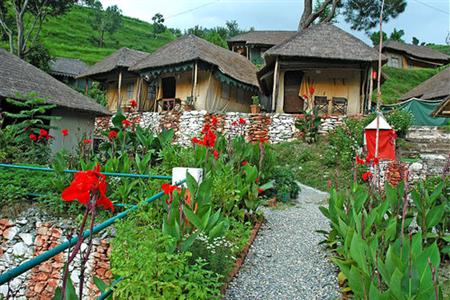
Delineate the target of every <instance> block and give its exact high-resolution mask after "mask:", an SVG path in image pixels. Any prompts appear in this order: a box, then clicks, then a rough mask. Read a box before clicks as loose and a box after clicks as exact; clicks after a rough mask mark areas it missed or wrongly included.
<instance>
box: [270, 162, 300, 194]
mask: <svg viewBox="0 0 450 300" xmlns="http://www.w3.org/2000/svg"><path fill="white" fill-rule="evenodd" d="M273 179H274V180H275V182H274V189H275V191H276V195H277V198H278V199H279V200H282V201H284V202H286V201H287V200H289V199H296V198H297V196H298V193H299V192H300V187H299V186H298V184H297V182H296V181H295V176H294V173H293V172H292V171H291V169H290V168H286V167H279V168H277V169H275V173H274V176H273ZM286 197H288V198H287V199H286Z"/></svg>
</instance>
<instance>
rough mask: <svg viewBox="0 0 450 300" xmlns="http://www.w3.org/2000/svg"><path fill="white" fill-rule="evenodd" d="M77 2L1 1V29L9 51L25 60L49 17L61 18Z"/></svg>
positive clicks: (50, 0)
mask: <svg viewBox="0 0 450 300" xmlns="http://www.w3.org/2000/svg"><path fill="white" fill-rule="evenodd" d="M75 3H76V0H1V1H0V28H1V29H2V32H3V33H4V34H6V36H7V37H8V42H9V51H10V52H11V53H15V54H16V55H17V56H18V57H20V58H25V56H26V55H27V53H28V51H29V49H30V48H33V47H34V46H35V44H36V42H37V40H38V39H39V35H40V33H41V28H42V24H43V23H44V22H45V20H47V18H48V17H49V16H59V15H62V14H64V13H65V12H66V11H67V10H69V9H70V8H71V7H72V5H73V4H75Z"/></svg>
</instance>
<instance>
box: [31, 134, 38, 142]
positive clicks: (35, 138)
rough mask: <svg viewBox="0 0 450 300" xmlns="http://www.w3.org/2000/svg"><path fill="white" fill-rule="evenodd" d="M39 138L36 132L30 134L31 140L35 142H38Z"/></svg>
mask: <svg viewBox="0 0 450 300" xmlns="http://www.w3.org/2000/svg"><path fill="white" fill-rule="evenodd" d="M37 139H38V137H37V136H36V135H35V134H34V133H32V134H30V140H32V141H33V142H36V141H37Z"/></svg>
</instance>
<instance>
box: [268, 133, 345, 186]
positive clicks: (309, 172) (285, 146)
mask: <svg viewBox="0 0 450 300" xmlns="http://www.w3.org/2000/svg"><path fill="white" fill-rule="evenodd" d="M327 146H328V145H327V141H326V140H325V139H320V140H319V142H317V143H315V144H307V143H304V142H302V141H293V142H288V143H281V144H276V145H273V150H274V151H275V153H276V156H277V161H278V165H279V166H287V167H288V168H290V169H291V170H292V172H293V173H294V175H295V179H296V180H298V181H299V182H301V183H303V184H306V185H309V186H311V187H314V188H316V189H319V190H322V191H326V192H328V191H329V188H330V185H332V186H338V187H341V188H342V187H344V186H348V185H349V183H351V182H352V181H353V179H352V172H351V170H349V169H346V168H344V167H343V166H341V165H340V164H339V162H336V164H335V165H332V166H331V165H327V164H326V163H325V161H326V160H325V157H324V153H325V151H326V149H327Z"/></svg>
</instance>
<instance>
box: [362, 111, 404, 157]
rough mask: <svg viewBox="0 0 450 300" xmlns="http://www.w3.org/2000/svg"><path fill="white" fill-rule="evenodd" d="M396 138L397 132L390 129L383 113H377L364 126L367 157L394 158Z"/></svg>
mask: <svg viewBox="0 0 450 300" xmlns="http://www.w3.org/2000/svg"><path fill="white" fill-rule="evenodd" d="M377 128H378V130H377ZM377 131H378V134H377ZM377 135H378V142H377ZM396 139H397V134H396V133H395V130H394V129H392V127H391V126H390V125H389V123H388V122H387V121H386V119H385V118H384V117H383V115H381V114H377V117H376V118H375V120H373V121H372V122H371V123H370V124H369V125H367V126H366V128H364V145H365V147H366V150H367V157H373V158H375V157H377V158H378V159H380V160H395V140H396ZM377 148H378V149H377Z"/></svg>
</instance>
